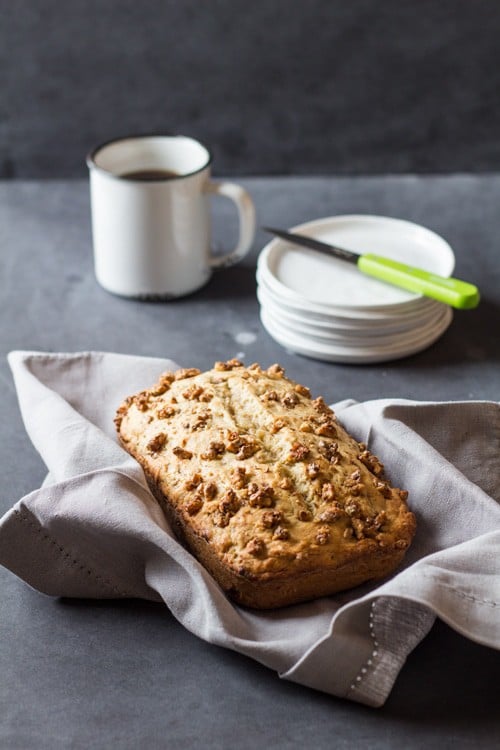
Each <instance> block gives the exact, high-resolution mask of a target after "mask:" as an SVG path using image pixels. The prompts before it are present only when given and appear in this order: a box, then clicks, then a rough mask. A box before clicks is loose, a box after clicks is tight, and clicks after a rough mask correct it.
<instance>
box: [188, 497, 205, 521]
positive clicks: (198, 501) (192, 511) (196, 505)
mask: <svg viewBox="0 0 500 750" xmlns="http://www.w3.org/2000/svg"><path fill="white" fill-rule="evenodd" d="M184 507H185V509H186V511H187V513H188V514H189V515H190V516H194V515H196V513H198V512H199V511H200V510H201V509H202V507H203V498H202V497H201V496H200V495H196V497H193V498H192V499H191V500H188V502H187V503H186V504H185V506H184Z"/></svg>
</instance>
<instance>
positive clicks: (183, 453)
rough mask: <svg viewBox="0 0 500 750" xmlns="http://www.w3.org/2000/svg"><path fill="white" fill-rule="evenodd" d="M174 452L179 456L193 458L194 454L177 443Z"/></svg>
mask: <svg viewBox="0 0 500 750" xmlns="http://www.w3.org/2000/svg"><path fill="white" fill-rule="evenodd" d="M172 453H173V454H174V456H177V458H182V459H189V458H193V454H192V453H191V451H187V450H186V449H185V448H181V447H180V445H176V447H175V448H173V449H172Z"/></svg>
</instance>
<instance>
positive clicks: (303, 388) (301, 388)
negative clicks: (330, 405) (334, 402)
mask: <svg viewBox="0 0 500 750" xmlns="http://www.w3.org/2000/svg"><path fill="white" fill-rule="evenodd" d="M295 390H296V391H297V393H300V395H301V396H305V397H306V398H311V391H310V390H309V388H306V386H305V385H300V383H297V385H296V386H295Z"/></svg>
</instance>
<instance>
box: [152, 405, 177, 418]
mask: <svg viewBox="0 0 500 750" xmlns="http://www.w3.org/2000/svg"><path fill="white" fill-rule="evenodd" d="M176 413H177V409H174V407H173V406H163V407H162V408H161V409H158V412H157V417H158V419H169V418H170V417H173V416H174V414H176Z"/></svg>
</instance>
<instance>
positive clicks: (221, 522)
mask: <svg viewBox="0 0 500 750" xmlns="http://www.w3.org/2000/svg"><path fill="white" fill-rule="evenodd" d="M230 520H231V516H230V515H229V513H221V512H220V511H219V510H216V511H215V513H214V514H213V516H212V522H213V524H214V526H218V527H219V528H220V529H223V528H224V527H225V526H228V525H229V521H230Z"/></svg>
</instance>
